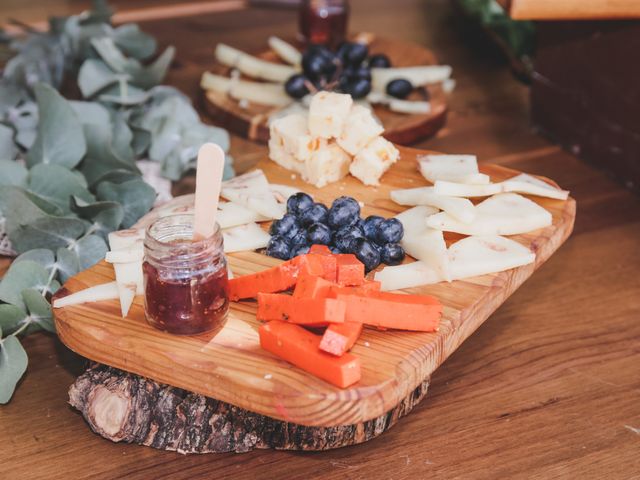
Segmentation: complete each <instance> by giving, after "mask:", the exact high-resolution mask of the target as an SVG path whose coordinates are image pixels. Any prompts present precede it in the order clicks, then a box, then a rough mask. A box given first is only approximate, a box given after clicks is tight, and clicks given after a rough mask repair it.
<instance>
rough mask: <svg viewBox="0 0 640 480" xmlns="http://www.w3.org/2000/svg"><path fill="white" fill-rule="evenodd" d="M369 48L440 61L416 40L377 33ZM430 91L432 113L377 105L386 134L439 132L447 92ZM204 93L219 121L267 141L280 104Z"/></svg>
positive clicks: (404, 60)
mask: <svg viewBox="0 0 640 480" xmlns="http://www.w3.org/2000/svg"><path fill="white" fill-rule="evenodd" d="M265 43H266V38H265ZM298 46H299V47H300V45H298ZM369 51H370V52H371V53H372V54H375V53H384V54H386V55H387V56H389V58H390V59H391V62H392V64H393V66H395V67H405V66H414V65H438V60H437V59H436V57H435V55H434V54H433V52H432V51H431V50H429V49H427V48H425V47H423V46H422V45H418V44H415V43H412V42H406V41H402V40H396V39H391V38H387V37H380V36H376V37H375V38H374V40H373V42H372V43H371V44H370V46H369ZM257 55H258V56H259V57H261V58H264V59H266V60H270V61H275V62H277V61H278V58H277V56H276V54H275V53H274V52H272V51H270V50H267V51H262V52H261V53H258V54H257ZM211 70H212V71H213V72H214V73H217V74H220V75H225V76H228V75H229V70H230V69H229V68H228V67H225V66H222V65H219V64H217V65H214V66H213V68H212V69H211ZM429 93H430V100H429V101H430V102H431V112H430V113H428V114H421V115H406V114H401V113H395V112H392V111H391V110H389V109H388V108H386V107H384V106H375V105H374V108H373V109H374V111H375V114H376V116H377V117H378V118H379V119H380V120H381V121H382V124H383V125H384V127H385V132H384V136H385V137H386V138H387V139H388V140H389V141H392V142H394V143H399V144H401V145H409V144H411V143H414V142H417V141H418V140H421V139H424V138H428V137H431V136H433V135H435V133H436V132H437V131H438V130H439V129H440V128H442V126H443V125H444V124H445V122H446V118H447V99H446V95H445V93H444V92H443V91H442V88H441V86H440V85H432V86H430V87H429ZM203 95H204V97H205V106H206V108H207V111H208V112H209V113H210V114H211V116H212V117H213V118H214V119H215V120H216V121H217V122H219V123H220V124H221V125H223V126H224V127H225V128H228V129H229V130H231V131H232V132H234V133H236V134H238V135H241V136H243V137H245V138H248V139H250V140H256V141H258V142H261V143H265V144H266V143H267V141H268V140H269V127H268V126H267V121H268V119H269V115H271V114H272V113H273V112H275V111H276V110H277V109H276V108H273V107H267V106H264V105H256V104H250V105H249V106H248V107H247V108H241V107H240V106H239V104H238V101H236V100H234V99H233V98H230V97H229V96H227V95H225V94H222V93H219V92H214V91H211V90H209V91H206V92H204V93H203ZM408 99H409V100H424V97H423V96H422V95H421V94H420V93H419V92H414V93H412V94H411V95H410V96H409V98H408Z"/></svg>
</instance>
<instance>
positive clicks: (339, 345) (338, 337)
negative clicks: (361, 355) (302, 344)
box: [320, 322, 363, 356]
mask: <svg viewBox="0 0 640 480" xmlns="http://www.w3.org/2000/svg"><path fill="white" fill-rule="evenodd" d="M362 325H363V324H362V323H360V322H344V323H332V324H331V325H329V326H328V327H327V329H326V330H325V331H324V335H322V340H321V341H320V350H323V351H325V352H328V353H331V354H333V355H337V356H341V355H344V354H345V352H347V351H349V350H351V347H353V345H354V344H355V343H356V341H357V340H358V337H360V334H361V333H362Z"/></svg>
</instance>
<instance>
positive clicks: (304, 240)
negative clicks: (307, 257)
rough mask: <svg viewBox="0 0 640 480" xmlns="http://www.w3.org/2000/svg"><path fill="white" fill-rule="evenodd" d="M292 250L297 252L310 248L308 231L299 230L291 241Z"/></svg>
mask: <svg viewBox="0 0 640 480" xmlns="http://www.w3.org/2000/svg"><path fill="white" fill-rule="evenodd" d="M289 244H290V245H291V249H292V250H295V249H297V248H299V247H302V246H309V238H308V237H307V231H306V230H304V229H300V230H298V232H297V233H296V234H295V235H294V236H293V237H291V240H289Z"/></svg>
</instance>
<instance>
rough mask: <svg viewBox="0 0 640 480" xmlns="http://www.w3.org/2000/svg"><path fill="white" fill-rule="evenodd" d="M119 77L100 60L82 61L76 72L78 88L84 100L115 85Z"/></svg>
mask: <svg viewBox="0 0 640 480" xmlns="http://www.w3.org/2000/svg"><path fill="white" fill-rule="evenodd" d="M120 75H121V74H117V73H115V72H114V71H113V70H111V69H110V68H109V67H108V66H107V64H106V63H104V62H103V61H102V60H98V59H97V58H89V59H87V60H85V61H84V63H83V64H82V66H81V67H80V71H79V72H78V87H79V88H80V92H82V96H83V97H84V98H89V97H93V96H94V95H95V94H96V93H98V92H100V91H101V90H104V89H105V88H106V87H108V86H109V85H113V84H114V83H116V82H117V81H118V79H119V78H120Z"/></svg>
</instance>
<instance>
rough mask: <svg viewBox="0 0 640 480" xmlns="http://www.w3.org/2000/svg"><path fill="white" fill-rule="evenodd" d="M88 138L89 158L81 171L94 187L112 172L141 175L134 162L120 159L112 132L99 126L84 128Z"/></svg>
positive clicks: (89, 125)
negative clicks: (98, 180) (115, 148)
mask: <svg viewBox="0 0 640 480" xmlns="http://www.w3.org/2000/svg"><path fill="white" fill-rule="evenodd" d="M84 132H85V136H86V138H87V158H86V159H85V160H84V162H82V166H81V168H80V170H81V171H82V173H83V174H84V176H85V177H86V178H87V181H88V182H89V184H91V185H93V184H94V183H95V182H96V180H97V179H99V178H100V177H101V176H103V175H105V174H107V173H109V172H110V171H112V170H129V171H131V172H135V173H139V171H138V168H137V167H136V166H135V164H134V163H133V162H129V161H127V160H125V159H123V158H120V157H119V156H118V154H117V153H116V152H115V151H114V149H113V147H112V137H111V132H110V131H109V132H107V131H106V130H105V129H104V128H103V127H101V126H99V125H91V124H87V125H85V126H84Z"/></svg>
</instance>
